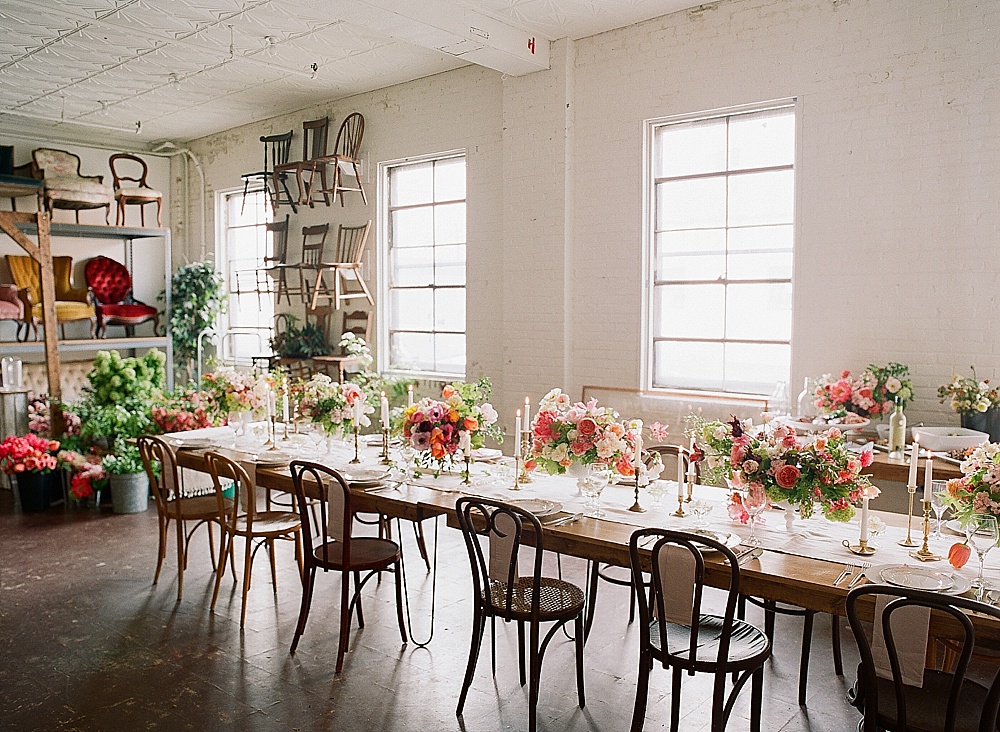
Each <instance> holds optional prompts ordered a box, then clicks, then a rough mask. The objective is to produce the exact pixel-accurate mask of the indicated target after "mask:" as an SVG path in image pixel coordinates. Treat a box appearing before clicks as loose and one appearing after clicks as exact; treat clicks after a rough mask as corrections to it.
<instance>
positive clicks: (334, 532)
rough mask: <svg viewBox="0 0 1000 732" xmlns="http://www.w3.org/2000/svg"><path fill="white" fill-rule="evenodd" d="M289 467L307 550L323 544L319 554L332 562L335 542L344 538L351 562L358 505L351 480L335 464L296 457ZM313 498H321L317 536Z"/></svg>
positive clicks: (344, 554)
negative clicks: (355, 506) (354, 502)
mask: <svg viewBox="0 0 1000 732" xmlns="http://www.w3.org/2000/svg"><path fill="white" fill-rule="evenodd" d="M288 469H289V471H290V472H291V474H292V484H293V485H294V486H295V502H296V503H297V504H298V507H299V515H300V516H301V518H302V535H303V537H304V539H305V544H304V546H305V547H306V548H307V550H308V549H309V548H315V547H316V546H317V545H318V546H320V547H321V548H322V549H321V552H320V555H319V558H320V559H321V560H322V561H323V562H329V561H330V559H332V558H333V557H332V556H331V555H330V544H331V542H340V544H341V545H342V546H343V551H342V552H341V556H342V558H343V563H344V566H345V567H346V566H349V565H350V563H351V526H352V523H353V518H354V509H353V508H352V506H351V491H350V490H349V489H348V487H347V481H345V480H344V477H343V476H342V475H341V474H340V473H338V472H337V471H336V470H334V469H333V468H328V467H327V466H325V465H320V464H319V463H313V462H309V461H306V460H293V461H292V463H291V465H289V466H288ZM307 483H308V487H307V485H306V484H307ZM310 498H313V499H318V501H319V503H318V507H319V526H318V529H317V531H318V533H317V534H316V536H313V526H312V523H311V518H310V516H309V500H308V499H310ZM306 554H307V556H308V555H311V554H312V552H310V551H307V552H306Z"/></svg>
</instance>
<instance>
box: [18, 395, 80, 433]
mask: <svg viewBox="0 0 1000 732" xmlns="http://www.w3.org/2000/svg"><path fill="white" fill-rule="evenodd" d="M49 421H50V416H49V398H48V396H46V395H44V394H43V395H42V396H35V395H34V394H32V393H31V392H29V393H28V430H29V431H30V432H32V433H33V434H36V435H38V436H40V437H48V436H49V432H50V424H49ZM63 428H64V429H65V430H66V434H67V435H78V434H80V415H78V414H76V413H75V412H73V411H72V410H71V409H69V408H68V407H67V406H66V405H65V404H64V405H63Z"/></svg>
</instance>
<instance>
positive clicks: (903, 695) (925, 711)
mask: <svg viewBox="0 0 1000 732" xmlns="http://www.w3.org/2000/svg"><path fill="white" fill-rule="evenodd" d="M873 601H874V606H875V615H874V617H875V622H874V625H873V626H870V625H869V624H868V623H867V622H866V621H865V618H866V617H871V613H870V607H871V604H872V602H873ZM864 608H868V609H869V612H865V613H862V610H863V609H864ZM972 612H974V613H977V614H979V615H983V616H988V617H989V618H992V619H993V620H994V621H1000V609H998V608H996V607H993V606H992V605H987V604H986V603H983V602H977V601H975V600H971V599H967V598H965V597H954V596H949V595H942V594H940V593H937V592H926V591H923V590H910V589H906V588H901V587H894V586H891V585H879V584H872V585H862V586H860V587H855V588H854V589H853V590H851V591H850V592H849V593H847V619H848V621H849V622H850V624H851V630H852V631H853V633H854V637H855V639H856V640H857V642H858V650H859V651H860V654H861V664H860V667H859V669H858V683H857V685H856V686H855V688H854V689H853V690H852V691H851V693H850V694H849V695H848V697H849V699H850V701H851V703H852V704H853V705H854V706H856V707H857V708H858V709H860V710H861V711H862V712H863V714H864V718H863V719H862V721H861V724H860V725H859V730H862V732H878V731H880V730H892V731H893V732H911V731H912V732H917V731H919V732H996V730H997V729H1000V727H998V713H997V710H998V707H1000V669H998V668H997V667H996V666H995V665H994V666H991V667H989V672H990V673H992V675H993V678H992V681H990V682H989V686H984V685H983V684H981V683H978V682H977V681H975V680H973V678H972V677H971V675H970V660H971V659H972V657H973V653H974V652H975V651H976V647H977V641H978V639H977V636H976V629H975V626H974V625H973V623H972V620H971V618H970V617H969V613H972ZM931 615H935V616H937V617H938V618H940V619H942V620H948V621H950V622H949V623H948V626H949V627H950V628H954V630H952V631H949V632H950V633H953V635H952V641H953V642H955V643H957V645H958V647H959V648H960V652H959V653H958V658H957V662H956V663H955V665H954V668H953V669H950V670H938V669H935V668H925V659H926V648H927V645H928V643H929V642H930V641H929V629H930V619H931ZM869 628H870V629H871V630H870V632H869Z"/></svg>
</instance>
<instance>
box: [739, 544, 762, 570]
mask: <svg viewBox="0 0 1000 732" xmlns="http://www.w3.org/2000/svg"><path fill="white" fill-rule="evenodd" d="M737 549H740V550H741V551H738V552H736V563H737V564H739V565H740V566H742V565H744V564H746V563H747V562H752V561H753V560H754V559H759V558H760V556H761V555H762V554H763V553H764V550H763V549H762V548H761V547H759V546H748V547H737Z"/></svg>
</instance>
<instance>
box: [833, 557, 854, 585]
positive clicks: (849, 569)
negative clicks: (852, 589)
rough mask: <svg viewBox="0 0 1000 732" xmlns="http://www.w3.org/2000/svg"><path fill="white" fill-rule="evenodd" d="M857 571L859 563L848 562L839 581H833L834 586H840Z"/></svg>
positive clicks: (838, 578)
mask: <svg viewBox="0 0 1000 732" xmlns="http://www.w3.org/2000/svg"><path fill="white" fill-rule="evenodd" d="M856 569H858V563H857V562H848V563H847V564H845V565H844V571H843V572H841V573H840V575H839V576H838V577H837V579H835V580H834V581H833V584H834V586H837V585H839V584H840V583H841V582H843V581H844V580H845V579H847V578H848V577H850V576H851V575H852V574H854V570H856Z"/></svg>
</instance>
